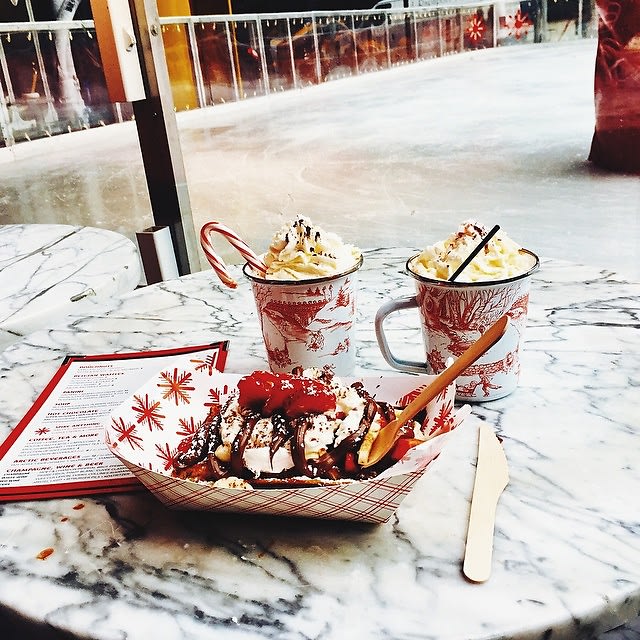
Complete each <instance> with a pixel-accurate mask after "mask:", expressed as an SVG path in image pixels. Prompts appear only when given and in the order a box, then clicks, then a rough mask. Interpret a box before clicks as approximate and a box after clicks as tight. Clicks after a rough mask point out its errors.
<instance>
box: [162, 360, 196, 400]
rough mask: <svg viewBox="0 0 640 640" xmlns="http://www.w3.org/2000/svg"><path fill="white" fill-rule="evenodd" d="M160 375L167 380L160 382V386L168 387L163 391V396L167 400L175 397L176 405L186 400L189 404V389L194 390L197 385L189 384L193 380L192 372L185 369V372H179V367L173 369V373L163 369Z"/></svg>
mask: <svg viewBox="0 0 640 640" xmlns="http://www.w3.org/2000/svg"><path fill="white" fill-rule="evenodd" d="M160 377H161V378H162V379H163V380H165V382H159V383H158V387H160V389H166V391H164V392H163V394H162V397H163V398H164V399H165V400H166V399H167V398H173V399H174V400H175V402H176V406H178V404H180V402H184V403H185V404H189V400H190V397H189V391H193V390H194V389H195V387H193V386H189V383H190V382H191V372H190V371H185V372H183V373H180V374H179V373H178V369H177V368H176V369H174V370H173V374H171V373H169V372H168V371H163V372H162V373H161V374H160Z"/></svg>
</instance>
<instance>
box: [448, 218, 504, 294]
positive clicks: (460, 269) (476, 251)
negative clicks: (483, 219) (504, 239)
mask: <svg viewBox="0 0 640 640" xmlns="http://www.w3.org/2000/svg"><path fill="white" fill-rule="evenodd" d="M498 229H500V225H499V224H497V225H496V226H495V227H493V229H491V231H489V233H487V235H486V236H485V237H484V238H482V240H480V242H479V244H478V246H477V247H476V248H475V249H474V250H473V251H472V252H471V253H470V254H469V255H468V256H467V258H466V260H465V261H464V262H463V263H462V264H461V265H460V266H459V267H458V268H457V269H456V270H455V271H454V273H453V275H452V276H451V277H450V278H449V282H453V281H454V280H455V279H456V278H457V277H458V276H459V275H460V274H461V273H462V272H463V271H464V270H465V269H466V268H467V265H468V264H469V263H470V262H471V261H472V260H473V259H474V258H475V257H476V256H477V255H478V254H479V253H480V251H482V249H483V248H484V246H485V245H486V244H487V242H489V240H491V238H493V236H495V235H496V233H497V232H498Z"/></svg>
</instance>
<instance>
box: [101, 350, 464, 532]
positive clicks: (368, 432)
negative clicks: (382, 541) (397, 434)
mask: <svg viewBox="0 0 640 640" xmlns="http://www.w3.org/2000/svg"><path fill="white" fill-rule="evenodd" d="M272 376H273V374H271V373H269V372H253V373H250V374H244V375H243V374H234V373H220V372H218V371H215V370H212V369H210V368H208V367H205V366H203V365H202V363H201V362H199V361H197V360H192V359H190V358H189V357H187V356H185V358H184V361H183V362H182V363H181V364H179V365H178V366H176V367H172V368H171V369H163V370H160V371H158V372H157V374H156V375H154V376H152V377H151V378H150V379H149V380H148V381H147V382H146V383H145V384H144V385H142V386H141V387H140V388H139V389H137V390H136V392H135V393H134V394H132V395H131V396H130V397H129V398H127V399H125V400H124V401H123V403H122V404H121V405H120V406H119V407H118V408H117V409H115V410H114V411H113V412H112V413H111V415H110V417H109V419H108V420H107V421H105V442H106V445H107V447H108V448H109V450H110V451H111V452H112V453H113V454H114V455H115V456H116V457H117V458H118V459H119V460H120V461H121V462H122V463H123V465H125V467H127V469H129V471H131V473H133V474H134V475H135V476H136V478H138V480H139V481H140V482H141V483H142V484H143V485H144V486H145V487H146V488H147V489H149V491H151V492H152V493H153V494H154V495H155V496H156V497H157V498H158V499H159V500H160V501H162V502H163V503H164V504H165V505H166V506H168V507H170V508H175V509H192V510H199V511H215V512H234V513H247V514H257V513H259V514H270V515H278V516H286V517H291V516H295V517H308V518H321V519H334V520H335V519H338V520H357V521H359V522H372V523H381V522H385V521H386V520H388V519H389V517H390V516H391V515H392V514H393V513H394V512H395V511H396V509H397V508H398V506H399V505H400V503H401V502H402V501H403V500H404V499H405V498H406V497H407V495H408V494H409V493H410V491H411V489H412V487H413V486H414V485H415V483H416V482H417V481H418V480H419V479H420V478H422V477H423V476H424V474H425V473H426V471H427V470H428V469H430V468H431V462H432V461H433V460H434V459H435V458H436V457H438V455H439V454H440V453H441V452H442V450H443V448H444V447H445V446H447V443H448V442H450V438H451V436H452V433H451V432H450V431H449V430H450V429H451V430H454V429H455V428H457V427H458V426H459V425H460V424H461V423H462V422H463V421H464V420H465V418H466V417H467V416H468V415H469V412H470V408H469V407H468V405H467V406H465V407H460V408H454V392H455V388H454V385H450V386H449V387H448V389H447V390H446V391H444V392H443V393H442V394H441V395H439V396H438V397H437V398H435V399H434V400H433V401H431V402H430V403H429V404H428V405H427V408H426V412H425V413H424V415H423V416H419V418H420V419H419V421H417V422H416V423H415V424H413V425H412V428H413V429H414V430H413V435H416V434H417V435H418V437H416V438H413V437H412V435H411V432H407V433H406V434H405V435H406V437H405V438H403V439H402V440H401V441H400V444H399V445H398V447H397V448H396V449H395V451H394V452H393V456H391V457H390V458H389V459H387V460H384V461H381V463H380V466H376V467H372V470H373V472H374V473H370V472H369V471H370V470H368V471H367V472H366V473H364V472H362V470H359V469H358V466H357V460H358V455H360V454H361V453H362V455H364V452H365V451H366V448H367V446H368V443H369V441H370V440H369V439H371V438H372V437H373V435H374V433H375V431H374V430H375V429H377V428H378V427H382V425H383V424H384V420H385V418H384V415H385V413H384V412H385V411H386V407H393V408H394V410H397V409H396V407H404V406H406V405H407V404H408V403H409V402H410V401H411V400H412V399H413V398H414V397H415V396H416V395H417V394H418V393H419V392H420V391H421V390H422V389H424V387H425V386H426V385H427V384H429V383H430V382H431V381H432V380H433V376H427V375H419V376H371V377H363V378H347V377H342V378H340V379H337V378H335V377H334V378H329V377H327V376H326V374H324V373H322V372H320V371H317V370H309V371H307V372H306V375H303V376H300V375H299V374H296V375H293V374H291V375H288V374H287V375H282V376H279V377H276V378H275V379H274V377H272ZM275 380H279V382H278V383H276V382H275ZM272 383H273V385H272ZM288 386H291V387H292V388H291V389H289V390H288V391H291V393H288V392H287V394H285V390H284V388H285V387H288ZM265 389H266V390H268V391H269V393H268V394H264V395H261V394H262V393H263V391H264V390H265ZM276 389H279V390H280V391H281V392H282V393H280V391H278V392H277V393H275V392H274V391H275V390H276ZM294 389H295V390H296V391H295V393H293V390H294ZM241 392H242V398H243V399H242V400H241V401H240V402H245V403H246V404H248V405H249V406H248V407H247V408H244V409H243V408H241V407H240V404H239V401H238V398H239V397H240V395H241ZM267 395H268V397H267ZM287 395H288V396H289V397H290V398H291V399H290V400H287V398H286V397H285V396H287ZM333 396H335V405H336V406H335V409H333V408H332V407H333V402H334V401H333ZM247 398H248V400H247ZM372 402H374V403H375V407H376V413H375V416H373V419H372V420H371V417H372V414H371V413H367V408H368V411H370V412H372V411H373V404H372ZM276 409H277V410H276ZM263 412H264V413H270V414H271V415H270V416H267V417H268V418H269V420H266V419H265V417H264V416H263V415H262V413H263ZM258 413H259V414H260V420H256V424H254V426H253V428H252V429H251V436H250V437H248V438H246V439H245V438H244V436H241V437H238V435H239V434H240V433H241V427H242V426H243V425H244V424H245V423H247V422H248V423H249V424H251V423H252V421H253V419H254V418H257V414H258ZM217 415H220V416H221V418H222V415H226V416H227V417H228V418H229V420H226V421H225V424H226V428H227V429H228V432H226V433H220V441H219V442H215V441H214V440H212V439H211V438H212V436H213V437H217V436H215V430H216V428H214V429H213V430H211V424H213V422H212V421H213V420H214V419H215V420H216V422H217V418H216V416H217ZM234 415H235V417H236V420H235V421H234V420H231V417H232V416H234ZM250 415H253V416H254V417H253V418H250V417H249V416H250ZM276 415H282V416H283V421H284V422H287V423H288V424H289V427H287V429H289V430H288V431H283V432H282V433H281V432H280V431H279V427H276V428H273V426H272V427H271V428H272V429H273V430H272V431H271V432H270V431H269V429H270V427H269V426H268V425H269V423H270V424H271V425H273V423H274V420H275V422H276V424H277V425H278V424H279V418H277V417H276V418H274V416H276ZM221 418H220V420H221ZM363 418H364V422H363ZM205 422H209V423H210V424H209V429H208V430H207V429H205V427H203V423H205ZM361 423H362V424H361ZM369 423H370V424H369ZM364 425H369V426H368V428H367V429H364V428H363V429H360V427H361V426H364ZM217 429H218V432H220V425H218V427H217ZM443 431H446V433H441V432H443ZM234 432H235V434H236V436H235V437H234V436H233V434H234ZM242 433H246V432H242ZM437 433H441V435H436V434H437ZM287 434H289V436H288V437H287ZM353 434H356V435H353ZM426 436H435V437H431V438H430V439H428V440H427V441H426V442H424V444H422V445H420V446H415V447H411V448H408V447H410V445H412V444H414V440H415V441H416V442H415V444H417V441H422V438H424V437H426ZM302 437H303V440H304V443H305V448H304V452H305V453H304V463H303V462H302V459H301V458H300V457H298V453H299V452H300V451H301V447H300V446H296V445H297V444H298V439H299V438H302ZM236 438H238V439H237V440H236ZM274 438H275V439H274ZM205 439H206V449H205ZM198 441H200V444H199V445H198V444H197V443H198ZM214 443H215V444H216V446H215V447H213V451H214V452H216V453H217V454H218V456H219V457H217V456H216V460H215V461H214V462H215V464H216V465H217V466H218V467H219V468H220V469H221V470H222V471H223V475H224V477H222V478H221V479H219V480H215V479H214V477H213V474H212V471H211V469H210V468H208V467H207V466H206V465H205V464H203V463H204V462H205V458H206V459H207V462H208V460H209V456H210V451H211V449H212V446H213V444H214ZM234 443H235V448H234ZM276 443H278V444H279V446H277V447H276ZM342 443H344V444H342ZM192 445H193V451H190V450H191V448H192ZM363 447H364V448H363ZM404 448H408V449H407V451H406V454H405V455H403V453H404ZM271 449H273V450H274V453H273V455H272V454H271ZM241 450H243V451H244V453H243V455H242V457H240V455H239V454H240V451H241ZM195 451H198V452H199V455H200V456H201V455H203V454H206V455H205V457H202V458H200V459H199V460H198V461H196V459H197V458H199V456H197V455H195ZM328 452H331V453H330V454H329V455H330V456H331V457H332V458H334V459H335V464H333V465H330V464H328V459H329V456H327V457H325V458H324V460H322V457H323V456H324V455H325V453H328ZM191 456H193V457H191ZM232 456H233V459H234V462H233V464H234V466H235V470H232V468H231V464H232V462H231V460H232ZM398 456H402V458H401V459H400V460H398V461H397V462H395V457H398ZM227 458H228V459H227ZM296 464H298V465H299V468H300V469H302V468H304V469H306V470H307V473H309V474H310V475H299V471H298V470H297V469H296ZM384 467H386V468H384ZM320 468H322V470H323V471H322V475H321V474H320V473H318V474H317V475H313V474H314V473H315V472H314V470H316V469H320ZM258 471H259V473H258ZM236 472H237V474H236ZM227 473H228V475H225V474H227ZM201 474H203V475H201ZM180 476H183V477H180ZM188 478H191V479H188ZM204 478H208V479H204ZM332 478H337V479H332Z"/></svg>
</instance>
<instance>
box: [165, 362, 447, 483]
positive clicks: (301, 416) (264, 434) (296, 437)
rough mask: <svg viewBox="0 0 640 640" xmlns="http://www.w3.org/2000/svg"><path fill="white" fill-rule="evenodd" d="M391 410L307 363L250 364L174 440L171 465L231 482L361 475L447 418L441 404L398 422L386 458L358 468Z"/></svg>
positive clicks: (185, 475) (197, 477)
mask: <svg viewBox="0 0 640 640" xmlns="http://www.w3.org/2000/svg"><path fill="white" fill-rule="evenodd" d="M395 417H396V409H395V408H394V407H393V406H392V405H391V404H389V403H387V402H383V401H378V400H376V399H375V398H374V397H373V395H372V394H371V393H370V391H368V390H367V389H366V388H365V386H364V384H363V383H362V382H359V381H356V382H353V383H352V384H351V385H348V386H347V385H345V384H343V382H342V380H341V379H340V378H338V377H336V376H334V375H333V374H331V373H330V372H328V371H322V370H320V369H313V368H312V369H306V370H301V369H298V370H295V371H294V372H293V373H292V374H282V373H281V374H274V373H270V372H268V371H255V372H253V373H252V374H250V375H248V376H245V377H243V378H241V379H240V380H239V381H238V384H237V387H236V388H235V389H234V390H232V391H231V392H230V393H229V395H228V396H227V398H226V399H225V400H224V401H223V402H222V404H221V405H219V406H214V407H211V409H210V411H209V414H208V416H207V417H206V419H205V420H204V421H203V422H202V425H201V426H200V428H199V429H198V431H197V432H196V433H194V434H193V435H191V436H189V437H187V438H185V439H184V440H183V441H182V442H181V443H180V444H179V446H178V451H179V453H178V455H177V456H176V457H175V459H174V463H173V469H174V473H175V475H176V476H177V477H179V478H182V479H188V480H193V481H197V482H202V481H212V482H215V483H216V485H217V486H226V487H232V488H252V487H255V488H257V487H274V486H306V485H315V484H327V483H331V482H335V481H354V480H366V479H368V478H371V477H374V476H376V475H377V474H379V473H380V471H382V470H383V469H385V468H388V467H389V466H391V465H392V464H394V463H395V462H397V461H398V460H399V459H401V458H402V457H403V456H404V454H405V453H406V452H407V450H408V449H410V448H411V447H413V446H416V445H418V444H421V443H423V442H425V441H426V440H428V439H429V438H431V437H433V436H434V435H438V434H440V433H444V432H446V431H448V430H449V429H450V428H451V427H452V426H453V419H452V416H451V414H450V413H449V412H444V413H443V414H442V415H441V416H440V419H436V420H434V421H433V422H431V423H429V424H427V423H428V421H427V420H426V413H423V414H422V415H421V416H420V415H419V416H417V419H416V420H412V421H410V422H409V423H408V424H407V425H406V426H405V427H403V429H402V431H401V433H400V437H399V439H398V441H397V443H396V446H395V448H394V449H393V450H392V451H391V452H390V454H388V456H387V457H386V458H384V459H383V460H381V461H380V462H379V463H378V464H377V465H375V466H372V467H369V468H366V469H365V468H362V466H361V465H362V464H364V463H366V462H367V459H368V455H369V450H370V448H371V444H372V443H373V441H374V439H375V438H376V436H377V435H378V433H379V431H380V430H381V429H384V427H385V425H386V424H388V423H389V422H390V421H391V420H393V419H394V418H395Z"/></svg>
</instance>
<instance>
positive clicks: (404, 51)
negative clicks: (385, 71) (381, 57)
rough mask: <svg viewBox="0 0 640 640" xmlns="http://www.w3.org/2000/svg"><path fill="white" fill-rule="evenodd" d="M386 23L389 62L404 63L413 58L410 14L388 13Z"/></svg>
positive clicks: (413, 42) (412, 30) (412, 31)
mask: <svg viewBox="0 0 640 640" xmlns="http://www.w3.org/2000/svg"><path fill="white" fill-rule="evenodd" d="M387 25H388V29H389V53H390V56H391V64H392V65H397V64H405V63H407V62H412V61H413V60H415V59H416V53H415V35H414V33H415V32H414V26H413V19H412V14H411V13H390V14H389V19H388V23H387Z"/></svg>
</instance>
